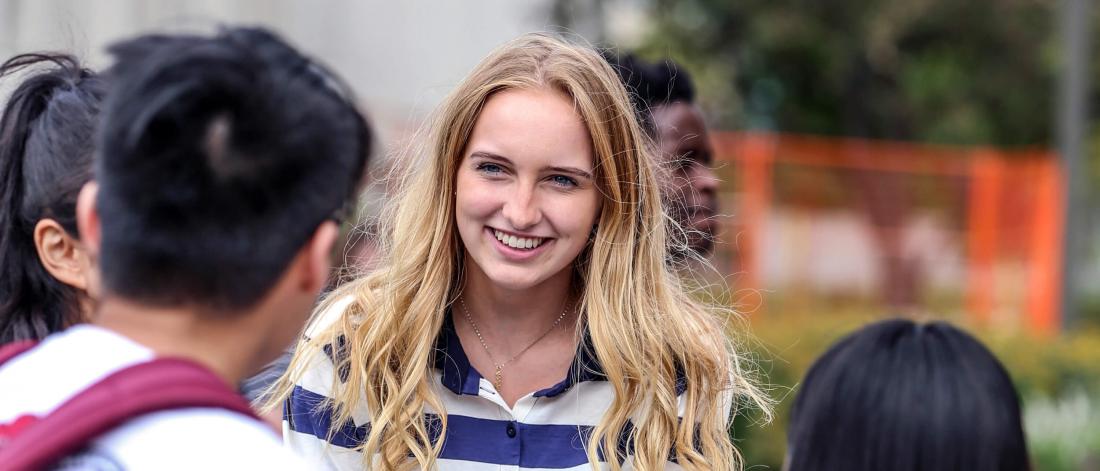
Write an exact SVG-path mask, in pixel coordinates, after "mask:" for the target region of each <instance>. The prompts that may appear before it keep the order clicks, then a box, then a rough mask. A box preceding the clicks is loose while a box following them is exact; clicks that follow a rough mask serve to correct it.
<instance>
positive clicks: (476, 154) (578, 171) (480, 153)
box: [470, 150, 594, 180]
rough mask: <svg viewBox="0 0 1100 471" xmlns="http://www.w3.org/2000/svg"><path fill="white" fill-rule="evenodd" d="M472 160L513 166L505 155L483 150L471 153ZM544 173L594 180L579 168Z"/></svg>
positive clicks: (559, 169) (562, 168) (552, 168)
mask: <svg viewBox="0 0 1100 471" xmlns="http://www.w3.org/2000/svg"><path fill="white" fill-rule="evenodd" d="M470 158H471V159H473V158H480V159H486V160H495V161H497V162H501V163H505V164H508V165H513V163H512V161H511V160H510V159H508V158H507V157H505V156H503V155H500V154H494V153H492V152H488V151H483V150H478V151H474V152H471V153H470ZM544 171H549V172H559V173H567V174H570V175H573V176H576V177H581V178H587V179H589V180H592V179H593V178H594V177H593V176H592V172H588V171H586V170H582V169H579V168H577V167H559V166H551V167H546V168H545V169H544Z"/></svg>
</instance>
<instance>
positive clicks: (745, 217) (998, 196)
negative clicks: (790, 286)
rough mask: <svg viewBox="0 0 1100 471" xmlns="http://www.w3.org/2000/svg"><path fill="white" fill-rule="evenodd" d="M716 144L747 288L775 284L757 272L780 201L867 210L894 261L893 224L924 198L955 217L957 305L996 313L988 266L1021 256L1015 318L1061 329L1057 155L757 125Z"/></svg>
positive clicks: (985, 315) (984, 316)
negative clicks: (827, 186)
mask: <svg viewBox="0 0 1100 471" xmlns="http://www.w3.org/2000/svg"><path fill="white" fill-rule="evenodd" d="M713 141H714V146H715V152H716V160H717V162H716V164H717V165H718V166H719V167H721V166H722V165H723V164H727V165H726V167H727V168H728V170H727V172H732V174H730V173H724V174H723V175H724V176H725V177H726V178H727V184H728V185H731V186H732V187H734V192H735V193H736V194H737V198H736V203H734V204H735V205H736V207H734V208H724V209H725V211H726V212H732V213H733V214H734V217H733V218H731V222H730V227H727V228H726V232H727V234H729V233H730V231H734V233H735V234H736V237H737V241H738V243H737V244H736V248H735V250H734V252H735V253H732V254H730V256H731V257H733V259H734V263H735V265H734V266H739V271H740V272H741V273H742V274H743V275H742V277H741V278H740V280H739V282H740V283H741V284H743V286H745V287H752V288H773V289H775V290H776V291H780V290H781V289H782V288H776V287H771V286H765V284H766V283H765V280H762V279H761V276H760V275H761V273H762V270H763V268H764V257H765V256H767V255H768V251H776V250H784V247H777V246H772V245H769V244H770V243H772V242H773V241H770V240H768V238H767V237H766V233H765V230H764V227H765V225H766V224H767V223H768V221H769V217H771V215H772V213H773V212H774V211H775V210H776V209H777V208H781V207H800V208H802V209H801V210H803V211H810V212H812V211H815V210H817V209H819V208H820V206H821V205H823V204H825V205H835V206H839V207H843V208H846V209H847V210H851V211H852V212H854V213H857V214H864V215H865V216H864V218H865V220H866V221H868V223H867V227H868V228H870V230H871V231H873V232H875V234H877V235H878V236H876V237H877V238H876V239H874V240H877V241H879V244H878V245H879V246H880V247H879V248H878V250H879V251H880V252H882V253H880V255H882V256H883V257H886V258H889V257H892V256H893V255H891V253H892V252H898V251H899V250H901V249H895V248H894V247H897V246H899V244H898V243H894V240H895V239H897V238H898V237H900V236H898V235H897V233H896V231H895V232H892V231H894V230H895V229H896V227H895V226H897V225H899V224H901V223H902V222H903V221H900V220H899V218H901V217H903V216H899V215H904V214H909V213H910V212H911V210H912V208H913V207H915V206H919V205H924V206H926V207H928V208H931V210H935V211H940V212H941V213H943V214H946V215H947V216H945V219H947V220H951V221H957V223H952V224H953V225H951V227H953V229H952V230H953V231H954V232H953V234H954V237H956V238H957V240H958V245H959V246H960V247H961V248H962V249H961V252H962V253H963V255H962V259H963V263H962V265H963V271H964V272H965V273H964V274H963V275H962V277H961V279H960V289H961V290H962V291H963V293H961V296H962V297H961V299H962V300H963V306H961V309H963V310H964V311H965V312H966V313H967V315H969V316H972V318H973V320H974V321H975V322H980V323H988V322H991V321H992V320H993V319H992V317H991V315H992V313H993V312H994V309H995V304H996V301H995V298H996V296H997V293H998V292H1003V291H1005V288H1004V287H1003V286H999V285H998V284H999V283H1000V281H998V278H997V276H995V267H996V266H997V264H998V263H999V262H1001V261H1003V260H1016V262H1014V263H1016V264H1017V265H1021V266H1023V267H1024V268H1023V272H1024V273H1026V276H1025V279H1024V281H1023V282H1022V283H1020V284H1021V285H1022V286H1019V287H1017V288H1018V289H1023V290H1026V293H1023V296H1021V297H1020V302H1018V303H1016V304H1017V305H1016V306H1013V309H1015V310H1017V311H1018V312H1019V318H1020V320H1021V322H1022V326H1023V327H1026V328H1029V329H1030V330H1033V331H1036V332H1040V333H1052V332H1055V331H1057V329H1058V327H1059V324H1060V320H1059V306H1058V302H1059V289H1058V288H1059V286H1060V282H1061V280H1060V275H1061V268H1060V260H1061V252H1060V251H1061V240H1062V231H1063V227H1064V224H1063V220H1062V219H1063V216H1062V215H1063V211H1062V194H1061V192H1062V191H1063V188H1064V186H1063V183H1062V178H1063V176H1062V174H1061V168H1060V166H1059V163H1058V160H1057V159H1056V158H1055V155H1054V154H1053V153H1052V152H1050V151H1047V150H1013V151H1007V150H998V149H992V148H985V147H982V148H964V147H947V146H931V145H919V144H911V143H899V142H885V141H871V140H863V139H848V138H824V137H810V136H801V135H789V134H763V133H732V132H725V133H716V135H715V136H714V138H713ZM728 164H732V165H728ZM799 172H801V173H799ZM807 172H809V173H807ZM780 174H782V175H803V176H805V175H809V177H804V178H802V179H801V180H800V179H798V178H793V180H792V179H790V178H787V179H781V178H779V177H780V176H781V175H780ZM826 175H831V176H832V185H833V187H835V188H833V189H832V190H821V191H817V190H815V188H814V187H816V186H820V185H823V183H822V182H824V181H825V180H827V179H825V178H818V176H822V177H824V176H826ZM838 182H839V183H838ZM830 191H831V193H830ZM838 194H839V195H840V196H839V197H836V195H838ZM822 195H833V196H831V197H830V198H831V200H830V201H829V202H826V203H822V202H821V200H824V199H830V198H826V197H825V196H822ZM929 201H931V202H929ZM727 237H728V236H727ZM884 247H885V248H884ZM826 249H827V248H826ZM1015 289H1016V288H1013V289H1012V290H1013V291H1014V290H1015Z"/></svg>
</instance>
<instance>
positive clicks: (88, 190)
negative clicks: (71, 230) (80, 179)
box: [76, 181, 100, 260]
mask: <svg viewBox="0 0 1100 471" xmlns="http://www.w3.org/2000/svg"><path fill="white" fill-rule="evenodd" d="M98 193H99V185H98V184H97V183H96V182H94V181H90V182H88V183H85V184H84V187H83V188H81V189H80V194H79V195H77V197H76V229H77V230H78V231H79V232H80V242H81V243H82V244H84V250H86V251H87V252H88V257H89V258H90V259H92V260H96V259H97V258H98V255H99V240H100V239H99V236H100V226H99V210H98V209H96V206H95V200H96V195H97V194H98Z"/></svg>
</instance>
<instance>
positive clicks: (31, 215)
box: [0, 53, 104, 343]
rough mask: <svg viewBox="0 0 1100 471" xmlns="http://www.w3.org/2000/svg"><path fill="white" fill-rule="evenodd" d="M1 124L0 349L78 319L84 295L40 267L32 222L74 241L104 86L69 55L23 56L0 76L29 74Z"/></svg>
mask: <svg viewBox="0 0 1100 471" xmlns="http://www.w3.org/2000/svg"><path fill="white" fill-rule="evenodd" d="M43 66H45V68H43V69H41V70H36V71H35V72H32V73H30V74H29V75H27V76H26V77H25V78H24V79H23V81H22V82H21V83H20V84H19V85H18V86H17V87H16V88H15V90H14V91H13V92H12V94H11V96H10V97H9V98H8V100H7V102H6V104H5V105H4V110H3V118H0V267H3V273H0V343H6V342H10V341H13V340H17V339H32V338H41V337H43V336H45V335H47V334H49V333H50V332H54V331H57V330H60V329H61V328H62V327H64V326H65V325H67V324H70V323H72V322H75V321H77V320H78V319H79V317H80V306H79V298H80V296H82V294H81V293H78V292H77V290H76V289H75V288H72V287H70V286H68V285H66V284H64V283H62V282H60V281H58V280H57V279H55V278H54V277H52V276H50V274H49V272H47V271H46V269H45V268H44V267H43V266H42V264H41V263H40V262H39V258H38V254H37V252H36V249H35V243H34V229H35V225H36V224H37V223H38V221H40V220H42V219H45V218H49V219H53V220H55V221H57V222H58V224H60V225H61V226H62V227H63V228H64V229H65V230H66V231H68V233H69V234H70V235H72V236H73V237H76V235H77V229H76V220H75V212H76V211H75V206H76V196H77V193H78V192H79V191H80V188H81V186H82V185H84V183H85V182H87V181H88V180H89V179H90V178H91V166H92V144H93V139H94V130H95V126H96V120H97V118H98V115H99V109H100V104H101V101H102V99H103V93H104V84H103V81H102V80H101V79H100V78H99V77H98V76H96V74H95V73H93V72H92V71H90V70H88V69H86V68H84V67H82V66H81V65H80V62H79V61H78V60H77V59H76V58H75V57H73V56H70V55H67V54H51V53H38V54H23V55H19V56H16V57H13V58H11V59H9V60H8V61H6V62H4V64H3V65H0V77H5V76H11V74H14V73H16V72H19V71H22V70H24V69H27V68H37V67H43Z"/></svg>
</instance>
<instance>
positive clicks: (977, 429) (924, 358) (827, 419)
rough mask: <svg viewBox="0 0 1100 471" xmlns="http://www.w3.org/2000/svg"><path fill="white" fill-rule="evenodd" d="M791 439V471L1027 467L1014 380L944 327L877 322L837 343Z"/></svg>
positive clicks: (971, 342)
mask: <svg viewBox="0 0 1100 471" xmlns="http://www.w3.org/2000/svg"><path fill="white" fill-rule="evenodd" d="M787 438H788V445H789V454H788V465H789V469H790V470H791V471H805V470H815V471H831V470H845V471H861V470H868V471H870V470H882V469H889V470H892V471H918V470H922V471H923V470H937V471H955V470H958V471H962V470H966V471H994V470H996V471H1012V470H1020V471H1024V470H1027V469H1029V468H1030V465H1029V462H1028V453H1027V445H1026V443H1025V441H1024V432H1023V428H1022V424H1021V419H1020V400H1019V396H1018V394H1017V392H1016V389H1015V387H1013V385H1012V380H1011V378H1010V377H1009V375H1008V373H1007V372H1006V371H1005V369H1004V367H1003V366H1001V364H1000V362H998V361H997V358H996V357H994V355H993V354H992V353H990V352H989V350H987V349H986V348H985V347H984V346H982V344H981V343H979V342H978V341H977V340H975V339H974V338H973V337H971V336H969V335H967V334H966V333H964V332H962V331H961V330H959V329H956V328H954V327H952V326H950V325H948V324H946V323H943V322H933V323H929V324H916V323H914V322H912V321H907V320H888V321H883V322H878V323H875V324H871V325H869V326H867V327H864V328H863V329H860V330H859V331H857V332H855V333H854V334H851V335H849V336H848V337H846V338H844V339H843V340H841V341H840V342H838V343H837V344H835V345H834V346H833V347H831V348H830V349H829V350H828V351H827V352H826V353H825V354H824V355H823V356H822V357H821V358H819V359H818V360H817V361H816V362H815V363H814V365H813V367H811V368H810V371H809V373H807V375H806V378H805V380H804V381H803V383H802V389H801V391H799V393H798V398H797V399H796V400H795V403H794V407H793V409H792V415H791V422H790V428H789V430H788V433H787Z"/></svg>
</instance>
